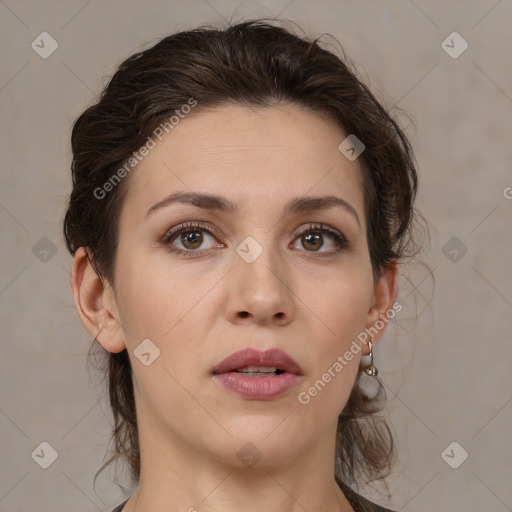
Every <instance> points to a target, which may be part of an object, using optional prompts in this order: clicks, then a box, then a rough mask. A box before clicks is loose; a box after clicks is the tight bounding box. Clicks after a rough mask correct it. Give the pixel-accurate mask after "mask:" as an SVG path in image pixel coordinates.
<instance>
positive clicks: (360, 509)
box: [110, 478, 393, 512]
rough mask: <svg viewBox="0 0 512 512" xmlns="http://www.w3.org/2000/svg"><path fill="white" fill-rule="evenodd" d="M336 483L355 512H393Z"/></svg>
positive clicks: (339, 481) (115, 511)
mask: <svg viewBox="0 0 512 512" xmlns="http://www.w3.org/2000/svg"><path fill="white" fill-rule="evenodd" d="M336 482H337V483H338V485H339V487H340V489H341V490H342V491H343V494H344V495H345V497H346V498H347V500H348V502H349V503H350V505H351V506H352V508H353V509H354V511H355V512H393V510H391V509H389V508H384V507H381V506H379V505H376V504H375V503H372V502H371V501H369V500H367V499H366V498H363V496H361V495H359V494H357V493H356V492H355V491H353V490H352V489H351V488H350V487H349V486H348V485H347V484H345V483H343V482H341V480H338V479H337V478H336ZM129 498H130V496H128V498H126V499H125V500H124V501H123V502H122V503H120V504H119V505H118V506H117V507H115V508H113V509H112V510H111V511H110V512H121V511H122V510H123V505H124V504H125V503H126V502H127V501H128V499H129Z"/></svg>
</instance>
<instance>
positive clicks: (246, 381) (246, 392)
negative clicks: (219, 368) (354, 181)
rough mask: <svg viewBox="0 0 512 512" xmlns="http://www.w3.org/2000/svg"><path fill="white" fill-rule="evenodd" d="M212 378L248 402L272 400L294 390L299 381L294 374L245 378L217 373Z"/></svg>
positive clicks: (238, 375)
mask: <svg viewBox="0 0 512 512" xmlns="http://www.w3.org/2000/svg"><path fill="white" fill-rule="evenodd" d="M214 378H215V379H216V380H218V381H219V382H220V384H222V386H224V387H225V388H226V389H227V390H229V391H232V392H233V393H236V394H237V395H240V396H242V397H243V398H247V399H249V400H273V399H274V398H278V397H280V396H282V395H284V394H286V393H288V391H290V390H291V389H292V388H294V387H295V386H296V385H297V383H298V382H299V380H300V376H299V375H295V374H294V373H288V372H285V373H281V374H280V375H274V376H272V377H246V376H244V375H243V374H241V373H238V372H229V373H219V374H217V375H214Z"/></svg>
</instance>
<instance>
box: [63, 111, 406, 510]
mask: <svg viewBox="0 0 512 512" xmlns="http://www.w3.org/2000/svg"><path fill="white" fill-rule="evenodd" d="M345 137H346V134H343V133H342V132H341V131H340V129H339V128H338V127H336V126H335V125H334V124H332V123H331V122H329V121H327V120H326V119H325V118H324V117H323V116H321V115H319V114H317V113H313V112H310V111H308V110H306V109H303V108H301V107H299V106H296V105H279V106H274V107H266V108H264V109H249V108H247V107H242V106H237V105H224V106H221V107H217V108H214V109H209V110H204V109H203V110H199V107H198V109H197V111H194V113H193V114H191V115H189V116H188V117H187V118H185V119H184V120H182V121H181V122H180V124H179V125H178V126H176V127H175V128H174V129H173V131H172V132H170V134H169V135H167V136H166V137H165V138H164V139H163V140H162V142H159V143H158V144H157V146H156V147H155V148H154V149H153V150H152V151H150V153H149V155H147V156H146V157H145V158H144V159H143V161H142V162H141V163H140V164H139V166H138V167H137V168H136V169H135V170H134V171H132V174H131V175H130V176H129V178H128V179H129V180H130V182H129V187H128V194H127V197H126V202H125V204H124V206H123V209H122V213H121V219H120V235H119V251H118V255H117V260H116V263H115V272H116V278H115V285H114V286H112V285H111V284H110V283H108V282H107V281H102V280H101V279H99V278H98V276H97V275H96V274H95V273H94V270H93V269H92V267H91V266H90V264H89V263H88V261H87V259H86V257H85V250H84V248H80V249H79V250H78V251H77V253H76V255H75V258H74V262H73V271H72V278H71V285H72V289H73V295H74V300H75V305H76V308H77V310H78V313H79V315H80V318H81V320H82V322H83V324H84V326H85V328H86V329H87V330H88V332H89V333H90V334H91V335H92V336H96V335H98V337H97V339H98V342H99V343H100V344H101V345H102V346H103V348H105V350H108V351H109V352H120V351H122V350H123V349H125V348H127V349H128V353H129V357H130V360H131V363H132V368H133V379H134V388H135V398H136V405H137V417H138V426H139V436H140V448H141V461H142V462H141V478H140V484H139V487H138V489H137V491H136V492H135V494H134V495H133V496H132V497H131V498H130V500H129V501H128V502H127V504H126V505H125V507H124V509H123V510H124V511H125V512H133V511H138V512H139V511H143V510H151V511H152V512H164V511H166V512H168V511H169V510H183V511H185V510H190V511H191V510H193V509H196V510H199V511H201V512H210V511H212V512H213V511H216V512H228V511H237V512H238V511H239V510H240V508H241V506H242V505H243V509H244V510H245V511H249V512H252V511H254V512H256V511H258V512H259V511H261V510H265V511H268V512H273V511H275V512H277V511H279V512H283V511H293V512H295V511H299V510H300V511H303V510H304V509H306V510H308V511H311V512H313V511H327V510H329V511H334V510H345V511H351V510H352V508H351V507H350V505H349V504H348V502H347V500H346V499H345V497H344V495H343V493H342V492H341V490H340V489H339V488H338V486H337V485H336V484H335V481H334V453H335V433H336V425H337V419H338V415H339V414H340V412H341V410H342V409H343V407H344V406H345V404H346V402H347V400H348V397H349V395H350V391H351V389H352V387H353V384H354V380H355V377H356V375H357V370H358V365H359V360H360V357H361V353H359V354H358V355H356V356H354V358H353V359H352V361H350V362H349V363H348V364H347V365H346V366H345V367H344V368H343V370H342V371H341V372H339V373H337V374H336V377H335V378H334V379H332V381H331V382H330V383H328V384H327V385H326V386H325V388H324V389H323V390H322V391H321V392H320V393H318V395H317V396H316V397H314V398H312V399H311V401H310V403H308V404H307V405H303V404H301V403H300V402H299V401H298V395H299V393H300V392H301V391H305V390H307V389H308V388H309V387H310V386H311V385H312V384H313V383H314V382H316V381H317V380H318V379H319V378H321V376H322V374H324V373H325V372H326V371H327V369H328V368H329V367H331V366H332V365H333V363H334V362H335V361H336V359H337V357H338V356H340V355H343V354H344V353H345V352H346V351H347V350H348V349H349V348H350V345H351V343H352V341H353V340H354V339H356V338H357V335H358V334H359V333H360V332H361V331H363V330H364V329H365V328H369V327H371V326H372V325H373V324H375V322H376V321H377V320H378V319H379V315H383V314H385V312H386V311H387V310H388V309H390V308H391V307H392V305H393V303H394V302H395V299H396V294H397V268H396V265H393V266H392V267H390V268H389V269H386V270H385V271H384V273H383V276H382V278H381V279H380V281H379V282H374V280H373V277H372V272H371V265H370V257H369V252H368V245H367V240H366V235H365V233H366V222H367V220H366V219H365V216H364V202H363V189H362V181H361V168H360V165H359V162H358V161H357V160H355V161H353V162H351V161H349V160H348V159H347V158H345V156H344V155H343V154H341V153H340V151H339V150H338V145H339V144H340V142H341V141H342V140H343V139H344V138H345ZM125 179H126V178H125ZM178 191H184V192H190V191H194V192H202V193H209V194H216V195H220V196H224V197H225V198H226V199H229V200H230V201H232V202H234V203H235V204H236V205H237V208H238V211H237V213H236V214H234V213H225V212H221V211H209V210H206V209H202V208H199V207H197V206H193V205H190V204H173V205H171V206H167V207H164V208H161V209H157V210H155V211H154V212H152V213H150V214H149V215H147V216H146V212H147V210H148V209H149V208H150V207H151V206H152V205H154V204H155V203H157V202H159V201H161V200H162V199H164V198H165V197H167V196H168V195H169V194H171V193H174V192H178ZM331 195H334V196H337V197H339V198H342V199H344V200H345V201H347V202H348V203H350V205H352V207H353V208H354V209H355V211H356V212H357V215H358V217H359V221H360V226H359V225H358V222H357V220H356V218H355V216H354V215H352V214H351V213H350V212H348V211H346V210H344V209H342V208H339V207H332V208H329V209H326V210H322V211H309V212H302V213H298V214H291V215H288V216H284V217H283V216H282V211H283V208H284V205H285V203H286V202H287V201H288V200H290V199H291V198H295V197H303V196H308V197H309V196H331ZM186 221H203V222H205V223H206V224H207V225H208V226H211V227H212V228H213V229H215V230H216V231H217V233H216V234H213V235H210V234H209V233H207V232H205V231H202V230H199V233H197V228H192V231H193V232H194V233H197V234H196V236H198V235H199V236H200V235H201V234H202V235H203V238H202V245H201V243H200V242H199V243H196V244H195V245H194V244H191V243H188V245H184V243H183V238H181V242H180V236H179V235H178V236H177V237H175V238H174V240H173V242H169V244H168V247H176V248H178V249H182V250H187V249H188V250H189V251H192V252H193V251H196V253H197V255H195V256H193V257H187V256H183V255H179V254H176V253H172V252H170V251H169V250H168V249H167V248H166V247H165V245H164V244H163V243H161V242H160V241H161V240H162V239H163V237H164V235H165V233H166V232H167V231H168V230H169V229H170V228H172V227H174V226H178V225H179V224H180V223H183V222H186ZM312 223H324V224H325V225H327V226H329V227H332V228H335V229H336V230H339V231H341V233H343V235H344V236H345V237H346V239H347V240H348V241H349V246H348V247H347V248H345V249H343V250H341V252H338V253H336V252H335V248H336V241H335V240H334V239H332V238H331V236H330V235H329V234H328V233H322V234H321V235H322V236H321V237H320V241H313V242H309V244H308V240H305V239H304V238H305V235H304V236H300V235H299V236H297V232H298V230H299V228H302V227H303V226H308V225H310V224H312ZM247 236H252V237H253V238H254V239H255V240H256V241H257V242H258V243H259V245H260V246H261V247H262V249H263V252H262V254H261V255H260V256H259V257H258V258H257V259H256V260H255V261H254V262H252V263H247V262H246V261H244V259H242V258H241V257H240V256H239V255H238V254H237V252H236V250H235V249H236V247H237V246H238V245H239V244H240V243H241V242H242V241H243V240H244V239H245V238H246V237H247ZM185 244H187V240H185ZM243 312H246V313H245V314H244V313H243ZM98 332H99V334H98ZM383 333H384V330H382V331H380V332H379V334H378V335H377V336H376V337H374V339H373V343H374V345H375V344H376V343H378V342H379V340H380V338H381V336H382V334H383ZM147 338H149V339H150V340H151V341H152V342H153V343H154V344H155V345H156V346H157V347H158V348H159V349H160V356H159V357H158V358H156V359H155V360H154V362H152V363H151V364H150V365H149V366H145V365H143V364H142V363H141V362H140V361H139V360H138V359H137V358H136V357H135V356H134V350H135V349H136V347H137V346H138V345H139V344H140V343H141V341H142V340H144V339H147ZM246 347H254V348H257V349H260V350H266V349H268V348H273V347H278V348H280V349H282V350H284V351H285V352H287V353H288V354H290V355H291V356H292V357H293V358H294V359H295V360H296V361H297V362H298V363H299V365H300V366H301V367H302V369H303V373H304V375H303V377H302V378H301V381H300V382H299V384H298V386H297V387H296V388H294V389H293V390H292V391H290V392H289V393H287V394H286V395H284V396H282V397H280V398H277V399H275V400H270V401H258V400H248V399H244V398H242V397H240V396H238V395H236V394H234V393H232V392H230V391H228V390H226V389H224V388H223V387H221V386H220V385H219V384H218V383H217V382H216V381H214V380H213V379H212V377H211V375H210V372H211V371H212V369H213V367H214V366H215V365H216V364H217V363H218V362H219V361H221V360H222V359H224V358H225V357H226V356H228V355H229V354H231V353H232V352H234V351H237V350H239V349H241V348H246ZM362 353H363V354H368V353H369V350H368V346H367V345H363V347H362ZM248 442H251V443H252V444H253V445H255V446H256V447H257V449H258V451H259V452H260V453H261V459H260V460H259V461H258V462H257V463H256V464H255V465H253V466H251V467H249V466H247V465H245V464H244V463H243V462H242V461H241V460H239V458H238V457H237V452H238V451H239V450H240V449H242V448H243V447H244V446H245V445H246V443H248ZM331 461H332V462H331Z"/></svg>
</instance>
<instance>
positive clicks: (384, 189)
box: [64, 20, 417, 487]
mask: <svg viewBox="0 0 512 512" xmlns="http://www.w3.org/2000/svg"><path fill="white" fill-rule="evenodd" d="M351 67H353V66H351ZM190 98H194V99H195V100H196V101H197V104H198V106H197V107H196V108H195V110H199V109H200V108H201V107H215V106H219V105H221V104H223V103H226V102H234V103H237V104H241V105H246V106H252V107H267V106H272V105H275V104H277V103H280V102H281V103H282V102H286V103H292V104H297V105H300V106H303V107H306V108H309V109H311V110H313V111H314V112H317V113H319V114H321V115H324V116H327V118H329V119H330V120H332V122H334V123H335V124H336V125H337V126H338V127H339V128H340V129H341V130H342V131H343V132H344V133H345V134H347V135H348V134H354V135H355V136H356V137H357V138H358V139H360V140H361V141H363V143H364V145H365V151H364V152H363V153H362V154H361V155H360V156H359V162H360V164H361V167H362V172H363V183H364V199H365V215H366V218H367V219H368V222H367V233H366V236H367V240H368V247H369V254H370V260H371V265H372V271H373V274H374V278H375V279H379V278H380V277H381V275H382V270H383V269H385V268H387V267H388V266H390V265H391V264H393V263H394V262H395V261H400V260H403V258H404V257H406V256H410V255H411V254H412V251H411V248H412V247H413V246H414V242H413V240H412V236H411V232H412V230H411V225H412V221H413V218H414V215H415V210H414V208H413V202H414V198H415V195H416V188H417V175H416V170H415V165H414V157H413V153H412V149H411V147H410V144H409V142H408V140H407V138H406V136H405V135H404V133H403V132H402V131H401V130H400V128H399V127H398V125H397V123H396V121H395V120H394V119H393V118H392V117H391V116H390V115H389V114H388V112H387V111H386V110H385V109H384V108H383V107H382V106H381V105H380V104H379V102H378V101H377V99H376V98H375V97H374V96H373V94H372V93H371V92H370V90H369V89H368V87H367V86H365V85H364V84H363V83H362V81H361V80H360V79H358V78H357V76H356V71H355V70H354V71H353V70H351V69H350V67H349V65H348V64H347V63H346V57H345V56H344V58H343V59H341V58H340V57H338V56H337V55H336V54H335V53H334V52H331V51H328V50H327V49H324V48H323V47H322V46H321V45H320V43H319V41H318V39H316V40H314V41H310V40H308V39H307V38H305V37H302V36H298V35H296V34H295V33H293V32H292V31H291V30H290V29H287V28H284V27H282V26H277V25H275V24H271V23H268V22H267V21H265V20H255V21H247V22H243V23H239V24H235V25H231V26H228V27H227V28H225V29H219V28H216V27H211V26H208V27H200V28H197V29H195V30H191V31H184V32H180V33H177V34H174V35H170V36H168V37H166V38H164V39H162V40H161V41H159V42H158V43H157V44H155V45H154V46H153V47H151V48H149V49H147V50H145V51H142V52H139V53H136V54H134V55H132V56H131V57H129V58H128V59H126V60H125V61H124V62H123V63H122V64H121V65H120V66H119V68H118V69H117V71H116V73H115V74H114V75H113V76H112V78H111V80H110V83H109V84H108V85H107V86H106V87H105V89H104V90H103V92H102V94H101V97H100V99H99V101H98V103H96V104H95V105H92V106H91V107H89V108H88V109H87V110H85V112H83V113H82V115H80V117H79V118H78V119H77V120H76V122H75V124H74V127H73V132H72V137H71V140H72V150H73V162H72V181H73V188H72V192H71V195H70V199H69V207H68V210H67V212H66V215H65V219H64V238H65V242H66V245H67V248H68V250H69V251H70V253H71V254H72V255H74V254H75V252H76V250H77V249H78V248H79V247H81V246H83V247H86V248H87V254H88V257H89V260H90V262H91V264H92V265H93V267H94V269H95V271H96V272H97V274H98V276H100V277H101V278H102V279H103V278H106V279H107V280H108V281H109V283H110V284H111V285H112V286H114V283H115V272H114V269H115V261H116V247H117V242H118V221H119V215H120V211H121V208H122V205H123V201H124V197H125V193H126V189H127V186H128V185H129V181H130V180H129V176H126V177H125V178H124V179H123V180H122V181H121V182H120V183H119V184H118V185H117V186H116V187H114V188H113V190H112V191H110V192H109V193H108V194H106V195H105V197H104V198H101V199H98V198H97V196H96V195H95V192H94V191H95V190H97V189H98V187H102V186H103V185H104V183H105V182H106V181H107V180H108V179H109V178H110V177H111V176H112V175H113V174H114V173H115V172H116V171H117V170H118V169H120V168H121V167H122V166H123V165H125V164H126V162H127V161H128V160H129V159H130V158H131V157H132V155H133V153H134V152H135V151H137V150H138V149H139V148H140V147H141V146H142V145H143V144H144V143H145V142H146V141H147V138H148V136H151V134H152V133H153V131H154V130H155V129H156V128H157V127H158V126H159V125H160V124H161V123H162V122H165V121H168V119H169V117H170V116H171V115H173V114H174V113H175V112H176V111H177V110H179V109H180V108H181V107H182V105H185V104H187V102H188V101H189V100H190ZM340 142H341V141H340ZM95 341H96V340H95ZM93 346H94V343H93ZM91 348H92V347H91ZM103 357H104V358H105V359H104V362H106V363H107V364H106V365H105V368H104V371H105V378H108V384H107V387H108V394H109V399H110V404H111V407H112V412H113V416H114V427H113V432H112V437H111V442H113V443H114V453H113V456H112V457H111V458H110V459H109V460H108V461H107V462H106V463H105V464H104V465H103V466H102V467H101V468H100V470H99V471H98V473H100V472H101V471H102V470H103V469H104V468H105V466H107V465H109V464H110V463H112V462H114V461H116V460H117V459H119V458H125V459H126V461H127V462H128V465H129V469H130V473H131V476H132V478H134V479H138V478H139V476H140V453H139V445H138V431H137V418H136V409H135V399H134V392H133V382H132V375H131V366H130V360H129V357H128V354H127V351H126V350H123V351H122V352H120V353H111V354H107V353H104V355H103ZM361 375H362V370H361V368H360V369H359V373H358V375H357V378H356V382H355V385H354V387H353V389H352V392H351V395H350V398H349V400H348V402H347V404H346V406H345V408H344V409H343V411H342V413H341V414H340V416H339V419H338V433H337V448H336V461H335V463H336V480H337V481H338V482H342V483H346V484H349V485H353V486H356V487H358V483H360V481H359V480H360V479H363V478H364V479H365V480H366V482H367V483H369V482H371V481H374V480H378V479H381V478H384V477H385V476H387V475H388V474H389V471H390V469H391V466H392V464H393V462H394V458H395V448H394V444H393V437H392V434H391V430H390V428H389V427H388V425H387V423H386V422H385V420H384V419H383V418H382V417H381V416H380V415H377V414H375V413H376V412H378V411H380V410H381V407H382V404H383V401H384V400H385V390H384V387H383V385H382V383H381V382H380V381H379V380H378V379H377V382H378V385H379V389H378V393H377V395H376V396H375V397H374V398H369V397H367V396H366V395H365V393H364V392H363V390H362V389H361V386H360V381H361ZM98 473H97V474H96V476H98ZM340 485H341V484H340Z"/></svg>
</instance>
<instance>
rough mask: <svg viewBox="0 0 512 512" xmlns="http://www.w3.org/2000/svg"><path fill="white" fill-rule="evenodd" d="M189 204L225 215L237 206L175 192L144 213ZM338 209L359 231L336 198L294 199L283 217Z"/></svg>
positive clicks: (214, 197) (353, 212) (211, 197)
mask: <svg viewBox="0 0 512 512" xmlns="http://www.w3.org/2000/svg"><path fill="white" fill-rule="evenodd" d="M176 203H178V204H180V203H181V204H191V205H193V206H197V207H199V208H204V209H205V210H214V211H221V212H225V213H236V212H237V206H236V204H235V203H233V202H232V201H229V200H228V199H226V198H224V197H222V196H218V195H212V194H202V193H200V192H175V193H174V194H170V195H169V196H167V197H165V198H164V199H162V200H161V201H158V203H155V204H154V205H153V206H151V207H150V208H149V210H148V211H147V212H146V217H147V216H148V215H149V214H150V213H152V212H154V211H155V210H158V209H160V208H164V207H166V206H169V205H171V204H176ZM333 207H339V208H342V209H343V210H345V211H346V212H348V213H350V214H351V215H352V216H353V217H354V218H355V219H356V221H357V225H358V226H359V230H361V221H360V220H359V216H358V215H357V212H356V210H355V208H354V207H353V206H352V205H351V204H350V203H348V202H347V201H345V200H344V199H341V198H340V197H336V196H307V197H296V198H293V199H291V200H290V201H288V203H286V205H285V207H284V210H283V215H282V216H285V215H287V214H290V213H302V212H313V211H320V210H327V209H329V208H333Z"/></svg>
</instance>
